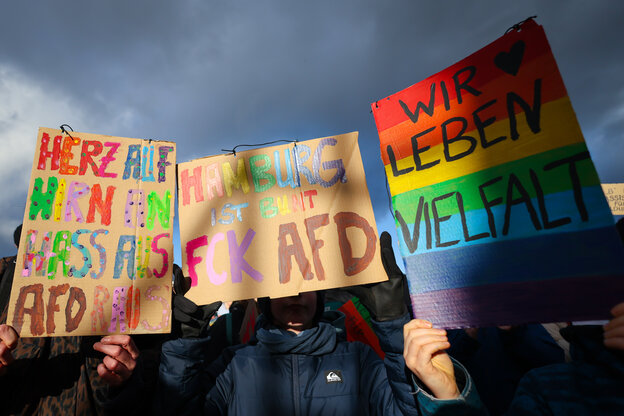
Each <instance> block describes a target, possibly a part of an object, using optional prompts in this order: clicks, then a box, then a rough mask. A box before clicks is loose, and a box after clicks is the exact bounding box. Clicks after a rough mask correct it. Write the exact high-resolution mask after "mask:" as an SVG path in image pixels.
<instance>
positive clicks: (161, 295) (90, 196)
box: [7, 128, 176, 336]
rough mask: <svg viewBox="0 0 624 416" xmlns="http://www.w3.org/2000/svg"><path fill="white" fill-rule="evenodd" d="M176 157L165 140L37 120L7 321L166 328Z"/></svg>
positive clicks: (63, 328) (34, 332)
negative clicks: (114, 134)
mask: <svg viewBox="0 0 624 416" xmlns="http://www.w3.org/2000/svg"><path fill="white" fill-rule="evenodd" d="M175 158H176V148H175V144H174V143H170V142H163V141H152V140H141V139H127V138H121V137H111V136H102V135H95V134H87V133H73V132H72V133H70V134H69V135H68V134H64V133H63V132H62V131H60V130H54V129H47V128H40V129H39V134H38V136H37V146H36V149H35V157H34V161H33V167H32V174H31V178H30V185H29V188H28V199H27V201H26V210H25V212H24V222H23V224H24V226H23V229H22V235H21V239H20V245H19V251H18V255H17V261H16V268H15V275H14V279H13V287H12V291H11V299H10V304H9V312H8V318H7V321H8V323H9V324H10V325H12V326H13V327H15V329H16V330H17V331H18V332H19V333H20V334H21V335H22V336H62V335H96V334H110V333H127V334H130V333H132V334H137V333H157V332H169V330H170V315H171V305H170V299H171V270H172V265H173V240H172V235H173V234H172V228H173V215H174V206H173V192H174V184H175V182H174V180H175V161H176V159H175Z"/></svg>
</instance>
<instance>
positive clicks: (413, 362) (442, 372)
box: [403, 319, 459, 400]
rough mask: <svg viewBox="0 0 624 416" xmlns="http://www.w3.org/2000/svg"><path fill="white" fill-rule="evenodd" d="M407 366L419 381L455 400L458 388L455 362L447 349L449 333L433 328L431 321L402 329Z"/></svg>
mask: <svg viewBox="0 0 624 416" xmlns="http://www.w3.org/2000/svg"><path fill="white" fill-rule="evenodd" d="M403 337H404V345H405V346H404V350H403V357H404V358H405V365H407V368H409V369H410V371H411V372H412V373H414V374H415V375H416V376H417V377H418V378H419V379H420V381H422V382H423V383H425V385H426V386H427V387H428V388H429V390H431V392H432V393H433V395H434V396H435V397H436V398H438V399H442V400H447V399H455V398H457V397H458V396H459V389H458V388H457V383H456V381H455V370H454V368H453V362H452V361H451V359H450V357H449V356H448V354H447V353H445V352H444V350H445V349H447V348H449V347H450V346H451V344H450V343H449V342H448V338H447V336H446V331H445V330H443V329H437V328H433V327H432V325H431V322H428V321H424V320H422V319H414V320H412V321H410V322H408V323H407V324H405V326H404V327H403Z"/></svg>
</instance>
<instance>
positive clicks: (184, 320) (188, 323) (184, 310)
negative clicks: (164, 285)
mask: <svg viewBox="0 0 624 416" xmlns="http://www.w3.org/2000/svg"><path fill="white" fill-rule="evenodd" d="M173 275H174V279H175V280H174V283H173V291H174V294H173V324H172V325H173V327H172V332H173V334H174V336H178V337H181V338H198V337H200V338H201V337H204V336H206V334H207V332H208V328H209V326H210V319H211V318H212V316H213V315H214V314H215V313H216V312H217V310H218V309H219V308H220V307H221V302H220V301H217V302H213V303H211V304H209V305H203V306H197V304H195V302H193V301H192V300H190V299H187V298H185V297H184V294H185V293H186V292H188V290H189V288H190V287H191V279H190V277H187V276H184V274H182V269H181V268H180V266H178V265H177V264H174V265H173Z"/></svg>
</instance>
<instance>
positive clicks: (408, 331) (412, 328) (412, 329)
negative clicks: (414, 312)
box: [403, 320, 446, 341]
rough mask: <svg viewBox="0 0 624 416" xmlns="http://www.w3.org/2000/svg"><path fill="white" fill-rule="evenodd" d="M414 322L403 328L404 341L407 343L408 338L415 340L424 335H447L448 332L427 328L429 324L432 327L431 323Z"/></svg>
mask: <svg viewBox="0 0 624 416" xmlns="http://www.w3.org/2000/svg"><path fill="white" fill-rule="evenodd" d="M414 321H415V320H412V321H410V322H408V323H407V324H406V325H404V326H403V339H404V341H407V339H408V338H413V337H415V336H419V335H424V334H438V335H446V331H445V330H444V329H440V328H432V327H430V326H425V325H427V324H429V325H431V323H430V322H427V321H423V322H414ZM419 325H420V326H419Z"/></svg>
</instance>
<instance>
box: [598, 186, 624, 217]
mask: <svg viewBox="0 0 624 416" xmlns="http://www.w3.org/2000/svg"><path fill="white" fill-rule="evenodd" d="M602 190H603V191H604V194H605V197H606V198H607V202H608V203H609V208H610V209H611V213H612V214H613V215H624V183H603V184H602Z"/></svg>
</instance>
